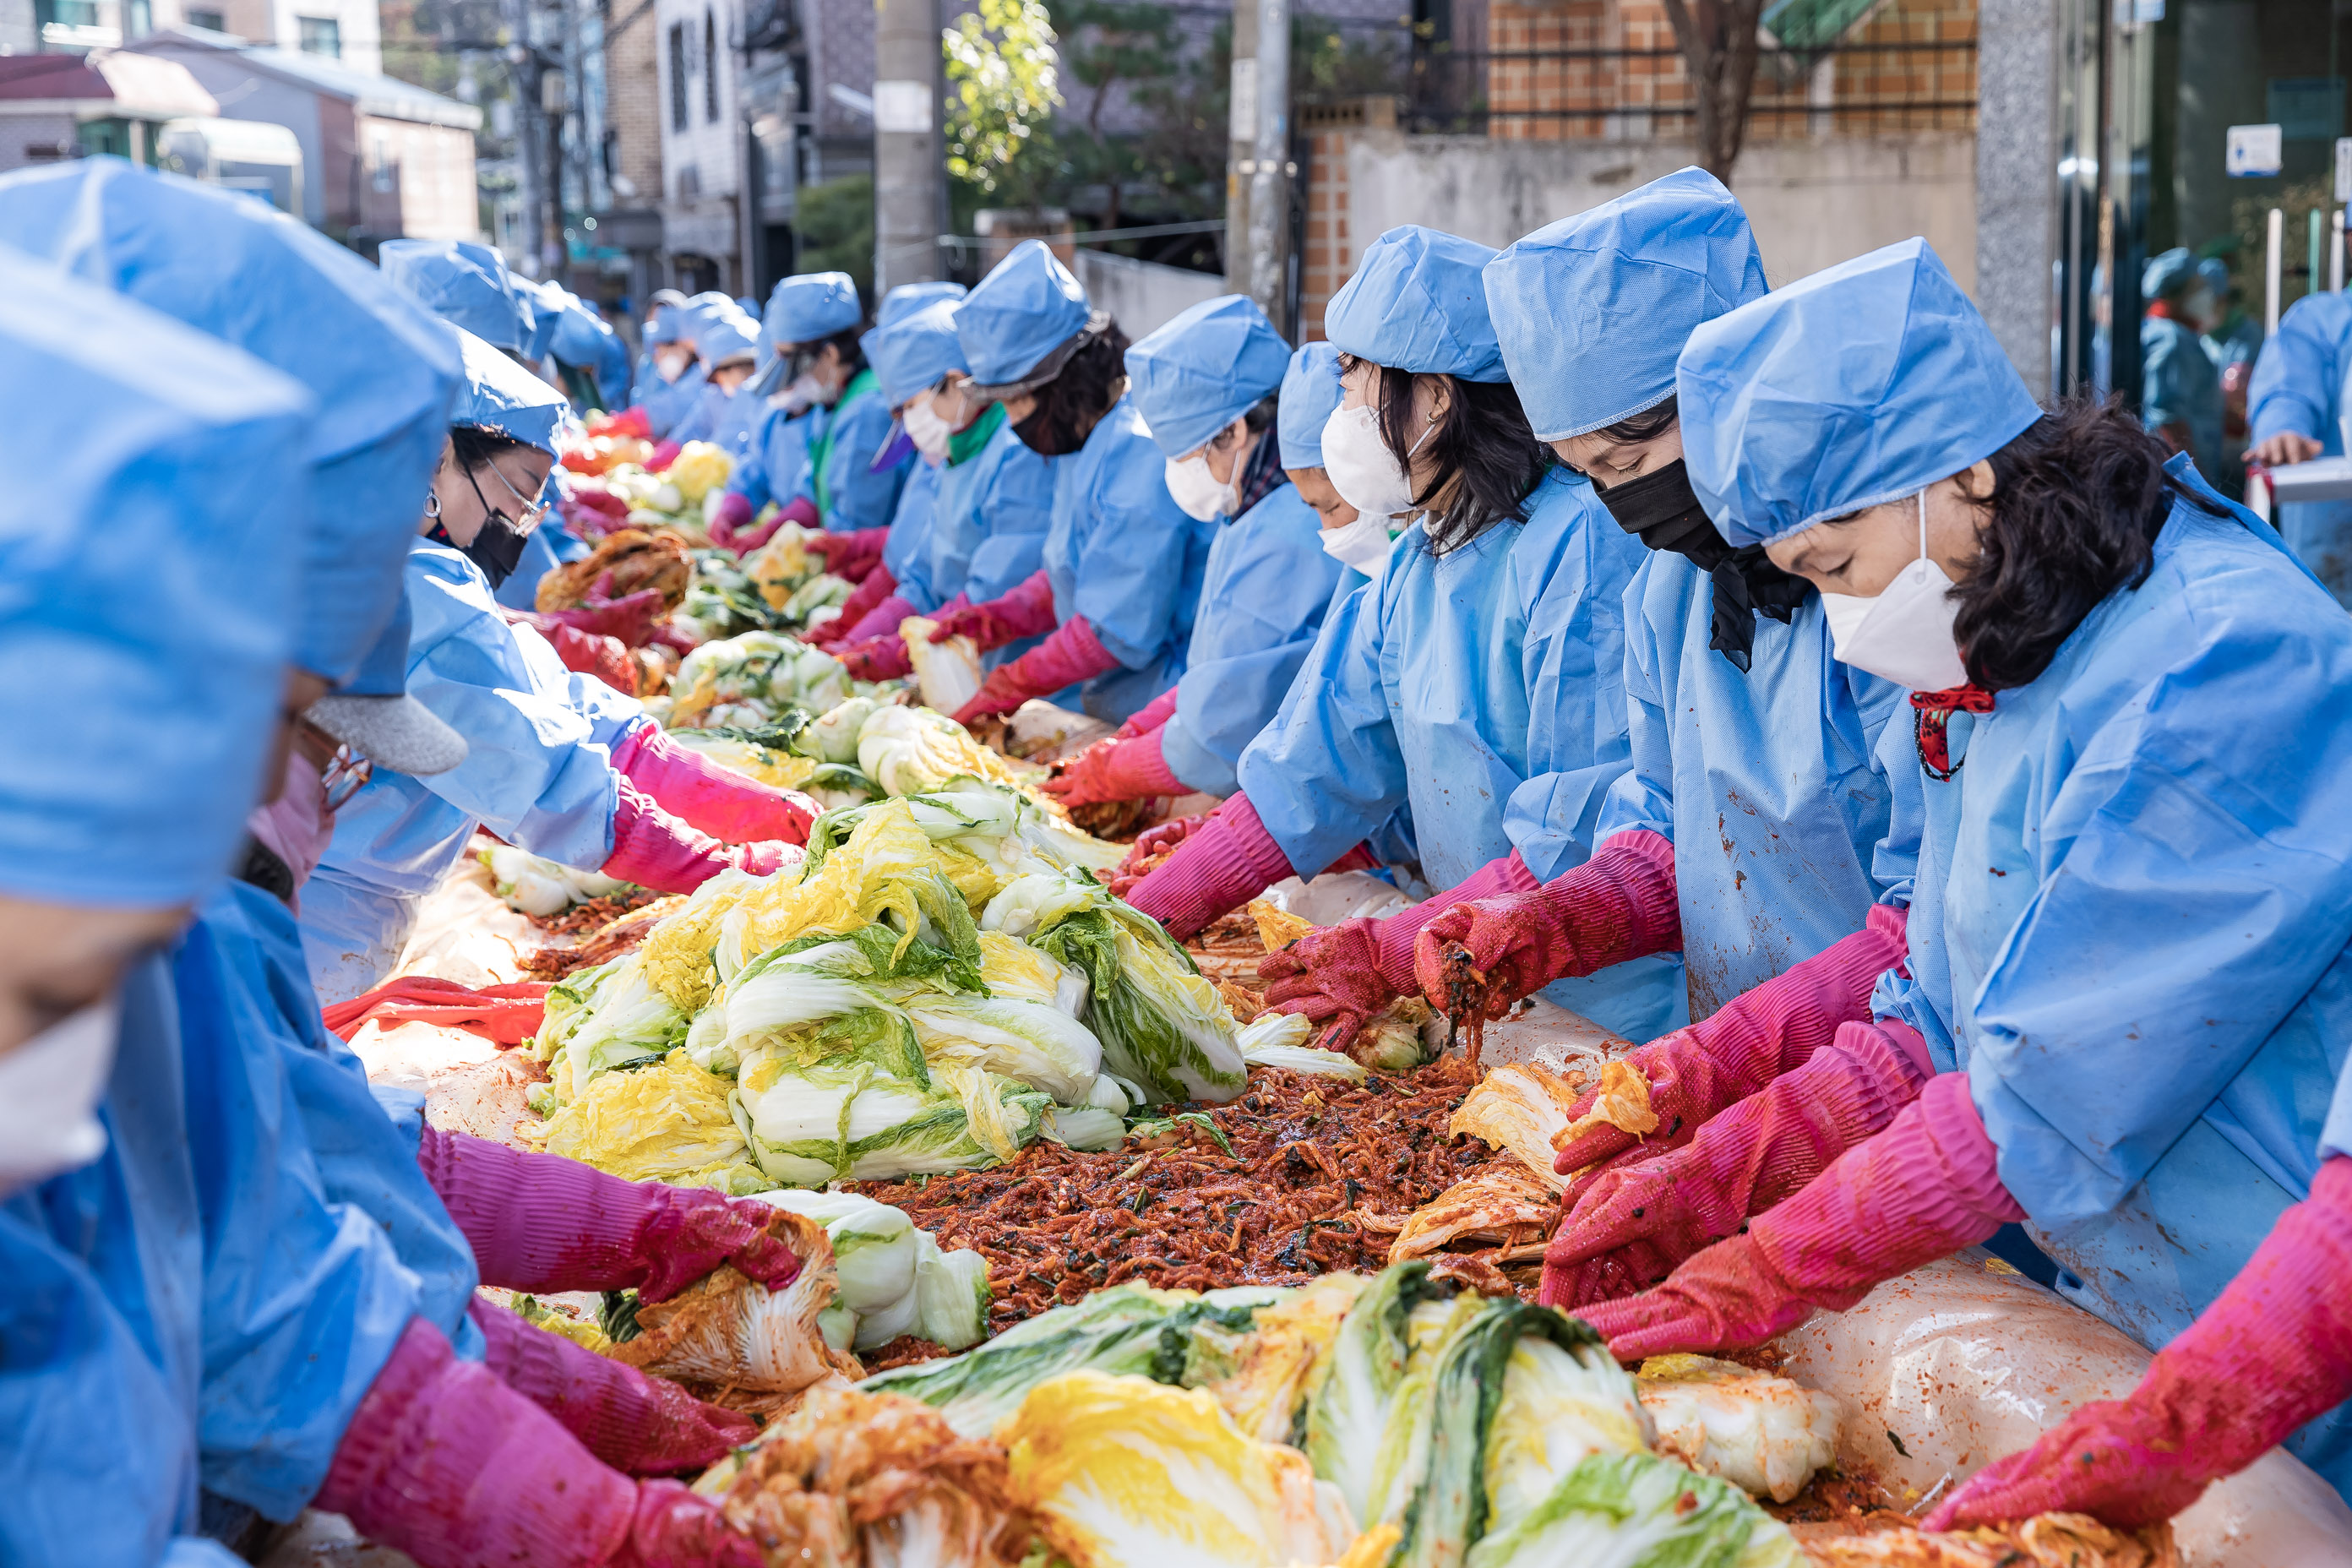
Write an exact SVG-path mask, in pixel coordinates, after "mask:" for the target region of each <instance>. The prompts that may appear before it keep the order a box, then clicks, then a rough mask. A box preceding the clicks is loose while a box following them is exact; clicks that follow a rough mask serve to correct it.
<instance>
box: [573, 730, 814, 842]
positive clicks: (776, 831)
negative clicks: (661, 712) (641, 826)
mask: <svg viewBox="0 0 2352 1568" xmlns="http://www.w3.org/2000/svg"><path fill="white" fill-rule="evenodd" d="M613 767H614V771H616V772H617V773H620V774H621V776H622V777H624V778H625V779H627V780H628V781H629V782H630V783H631V784H635V785H636V786H637V788H638V789H639V790H640V791H641V792H643V793H644V794H646V795H650V796H652V797H653V800H654V802H655V804H656V805H659V806H660V807H661V808H662V809H663V810H664V811H667V812H668V813H669V814H670V815H672V816H676V817H677V818H678V819H679V820H680V821H683V822H684V823H686V824H687V825H688V826H690V827H696V828H699V829H700V830H701V831H702V832H705V833H708V834H709V835H710V836H711V837H715V838H718V839H719V840H720V841H722V842H724V843H728V844H758V843H762V842H765V841H768V840H774V841H775V842H777V843H780V844H803V845H804V844H806V843H807V842H808V830H809V824H811V823H813V822H814V821H815V820H816V818H817V808H816V803H815V802H814V801H813V800H811V799H810V798H809V797H808V796H806V795H803V794H801V793H800V792H799V791H798V790H789V789H778V788H776V787H775V786H774V785H773V784H761V782H760V781H759V780H757V779H753V778H746V777H745V776H744V775H743V774H741V773H737V772H735V771H734V770H733V769H731V768H724V767H721V766H719V764H718V763H714V762H712V761H711V760H710V759H709V758H708V757H706V756H704V755H703V754H702V753H701V752H690V751H688V750H687V749H686V748H685V747H684V746H681V745H679V744H678V743H677V742H676V741H673V740H671V739H670V737H669V734H668V732H667V731H665V730H663V729H662V727H661V726H660V725H658V724H656V723H655V722H654V721H652V720H651V719H646V720H644V721H640V722H638V723H636V724H635V725H634V726H632V727H631V729H630V731H629V732H628V733H627V734H626V735H625V736H623V737H622V738H621V743H620V744H619V745H617V746H615V747H614V748H613Z"/></svg>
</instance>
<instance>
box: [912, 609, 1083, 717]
mask: <svg viewBox="0 0 2352 1568" xmlns="http://www.w3.org/2000/svg"><path fill="white" fill-rule="evenodd" d="M931 640H932V641H934V642H937V641H938V640H939V636H938V634H937V633H933V634H932V637H931ZM1117 668H1118V656H1117V655H1116V654H1114V653H1112V652H1111V651H1110V650H1109V649H1108V648H1107V647H1103V645H1102V643H1101V641H1100V640H1099V639H1098V638H1097V637H1096V636H1095V629H1094V627H1092V626H1088V625H1087V618H1086V617H1085V616H1071V617H1070V618H1069V619H1068V620H1066V621H1064V622H1063V623H1062V624H1061V626H1059V627H1057V628H1056V629H1055V632H1054V635H1053V636H1051V637H1047V638H1046V639H1045V641H1044V642H1041V643H1039V644H1038V645H1037V646H1036V647H1033V648H1031V649H1030V650H1029V651H1028V652H1027V653H1024V654H1023V655H1022V656H1021V657H1020V658H1016V659H1014V660H1013V662H1012V663H1011V664H1000V665H998V666H997V667H996V668H994V669H992V670H991V671H989V673H988V679H986V680H985V681H983V682H982V683H981V688H980V693H979V695H978V696H976V697H974V698H973V699H972V700H971V701H969V702H967V703H965V704H964V705H963V706H962V707H961V708H959V709H957V710H955V713H954V718H955V721H956V722H957V723H959V724H969V723H971V721H973V720H975V719H985V718H987V717H989V716H990V715H991V714H995V713H1010V712H1012V711H1013V710H1014V709H1015V708H1018V707H1020V706H1021V705H1022V704H1023V703H1024V702H1026V701H1028V700H1030V699H1031V698H1033V697H1051V696H1052V695H1053V694H1054V693H1055V692H1056V691H1059V690H1061V689H1062V688H1064V687H1065V686H1075V685H1076V684H1077V683H1078V682H1079V681H1081V680H1091V679H1094V678H1095V677H1096V676H1097V675H1100V674H1102V673H1103V672H1104V671H1105V670H1109V669H1117Z"/></svg>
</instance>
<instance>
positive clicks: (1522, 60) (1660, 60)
mask: <svg viewBox="0 0 2352 1568" xmlns="http://www.w3.org/2000/svg"><path fill="white" fill-rule="evenodd" d="M1696 112H1697V110H1696V108H1695V107H1694V104H1693V94H1692V84H1691V79H1690V76H1689V73H1688V72H1687V70H1686V69H1685V67H1684V63H1683V57H1682V53H1681V51H1680V50H1678V49H1672V48H1661V49H1523V50H1481V51H1475V52H1463V53H1455V52H1453V51H1451V50H1449V49H1447V48H1445V47H1443V46H1439V47H1422V48H1418V49H1416V50H1415V51H1414V56H1413V60H1412V83H1411V89H1410V92H1409V94H1408V100H1407V109H1406V113H1407V120H1408V128H1409V129H1411V130H1412V131H1416V132H1423V133H1443V132H1450V133H1454V134H1462V135H1481V136H1492V137H1497V138H1507V139H1522V140H1529V141H1565V140H1570V139H1577V140H1582V139H1605V140H1629V141H1639V140H1644V139H1647V138H1649V137H1653V136H1687V135H1689V134H1690V132H1691V122H1692V119H1693V117H1694V116H1695V115H1696ZM1976 122H1977V41H1976V39H1975V38H1973V37H1966V38H1948V39H1938V40H1935V41H1932V42H1890V43H1855V44H1847V45H1842V46H1840V47H1836V48H1833V49H1808V50H1796V49H1765V50H1762V51H1760V52H1759V58H1758V60H1757V65H1756V82H1755V89H1754V92H1753V94H1752V96H1751V97H1750V99H1749V100H1748V139H1749V140H1750V141H1759V140H1771V139H1777V138H1784V137H1803V136H1830V135H1843V136H1870V135H1885V134H1889V133H1894V132H1914V131H1973V130H1974V129H1975V128H1976Z"/></svg>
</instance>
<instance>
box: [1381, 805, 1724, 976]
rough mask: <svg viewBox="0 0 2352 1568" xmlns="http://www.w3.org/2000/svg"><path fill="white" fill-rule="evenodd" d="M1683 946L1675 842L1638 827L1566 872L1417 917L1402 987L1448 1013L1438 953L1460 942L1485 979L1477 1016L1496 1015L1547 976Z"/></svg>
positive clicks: (1589, 969) (1443, 971)
mask: <svg viewBox="0 0 2352 1568" xmlns="http://www.w3.org/2000/svg"><path fill="white" fill-rule="evenodd" d="M1682 944H1683V921H1682V910H1681V908H1680V906H1679V905H1678V904H1677V902H1676V901H1675V847H1674V843H1673V841H1672V840H1670V839H1668V838H1666V837H1664V836H1663V835H1661V834H1656V833H1652V832H1649V831H1647V830H1646V829H1636V830H1635V831H1633V832H1631V833H1620V834H1617V835H1615V836H1613V837H1611V838H1610V840H1609V841H1608V842H1607V843H1605V844H1603V845H1601V847H1600V848H1598V849H1596V850H1594V851H1593V852H1592V858H1591V859H1589V860H1587V861H1586V862H1585V863H1584V864H1583V865H1581V866H1579V867H1578V868H1576V869H1575V870H1573V871H1570V872H1568V873H1567V874H1566V875H1564V876H1559V877H1555V878H1553V879H1551V880H1550V881H1549V882H1546V883H1544V884H1543V885H1542V886H1541V887H1537V888H1530V889H1528V890H1526V891H1524V892H1512V893H1509V894H1507V895H1506V896H1504V897H1502V898H1493V899H1489V898H1481V899H1477V900H1468V901H1456V902H1455V903H1454V906H1453V907H1452V908H1451V909H1448V910H1445V911H1444V913H1443V914H1441V915H1439V916H1437V917H1436V918H1435V919H1433V920H1432V921H1429V922H1427V923H1426V924H1424V925H1423V928H1422V932H1421V937H1420V940H1419V942H1418V944H1417V946H1416V948H1415V951H1414V952H1413V953H1412V956H1411V957H1410V959H1409V960H1408V962H1409V963H1410V964H1411V966H1412V973H1411V974H1409V975H1407V977H1406V984H1407V988H1411V987H1412V986H1413V985H1418V986H1419V988H1420V989H1421V991H1422V992H1423V994H1425V995H1426V996H1427V997H1428V999H1429V1005H1431V1006H1433V1007H1435V1008H1437V1009H1438V1010H1440V1011H1441V1012H1450V1011H1452V1009H1453V1003H1452V1001H1451V1000H1450V998H1449V991H1448V981H1449V976H1448V973H1447V967H1446V955H1447V953H1448V952H1450V951H1451V950H1452V949H1453V948H1454V947H1457V946H1459V947H1462V948H1466V949H1467V950H1468V951H1469V953H1470V961H1471V963H1473V964H1475V966H1476V967H1477V969H1478V972H1479V973H1482V974H1484V975H1485V976H1486V983H1487V984H1486V1016H1488V1017H1490V1018H1499V1017H1501V1016H1503V1015H1504V1013H1505V1012H1506V1011H1507V1010H1508V1009H1509V1007H1510V1005H1512V1004H1513V1003H1515V1002H1517V1001H1518V1000H1519V999H1520V998H1521V997H1523V996H1528V995H1531V994H1534V993H1536V992H1538V991H1540V990H1542V989H1543V988H1544V987H1545V986H1547V985H1549V984H1551V983H1552V982H1553V981H1555V980H1566V979H1568V978H1570V976H1572V975H1584V974H1591V973H1593V972H1594V971H1595V970H1600V969H1606V968H1608V967H1609V966H1610V965H1611V964H1612V963H1624V962H1626V961H1627V960H1628V959H1633V958H1640V957H1643V956H1644V955H1645V954H1648V953H1653V952H1673V951H1675V949H1676V948H1678V947H1680V946H1682Z"/></svg>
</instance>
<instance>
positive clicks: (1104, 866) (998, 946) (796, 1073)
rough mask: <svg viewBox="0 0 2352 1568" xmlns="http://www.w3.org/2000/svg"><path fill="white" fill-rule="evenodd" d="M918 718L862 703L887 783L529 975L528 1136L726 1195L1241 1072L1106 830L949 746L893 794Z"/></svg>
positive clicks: (1116, 1122) (1043, 1130)
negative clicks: (533, 1071)
mask: <svg viewBox="0 0 2352 1568" xmlns="http://www.w3.org/2000/svg"><path fill="white" fill-rule="evenodd" d="M941 724H946V725H948V728H949V729H950V730H954V726H952V725H951V724H948V721H944V720H940V719H939V718H938V716H937V715H935V714H932V715H926V714H923V713H922V712H920V710H909V709H903V708H892V709H883V710H877V711H876V712H875V713H874V714H872V715H870V716H869V718H868V719H867V721H866V723H865V724H864V725H863V726H862V727H861V730H862V733H861V739H860V742H859V748H858V760H859V764H860V771H862V772H863V773H866V775H867V776H869V777H871V778H874V779H876V780H877V781H878V782H880V783H881V784H883V786H884V787H886V788H894V793H893V795H891V796H890V797H889V798H886V799H882V800H878V801H875V802H873V803H870V804H866V805H855V806H850V807H845V808H843V809H838V810H835V811H831V812H828V813H826V814H825V815H824V816H822V817H820V818H818V820H817V822H816V824H815V826H814V828H813V829H812V832H811V837H810V842H809V847H808V857H807V859H806V861H805V862H804V863H803V864H802V865H799V866H794V867H788V868H784V869H782V870H780V871H778V872H777V873H775V874H774V875H772V876H770V877H751V876H748V875H746V874H744V873H741V872H735V871H730V872H725V873H722V874H721V875H720V876H719V877H717V878H714V879H712V880H710V881H709V882H707V883H705V884H704V885H703V886H702V887H701V888H700V889H698V890H697V891H696V892H695V894H694V895H693V896H692V897H691V898H690V899H688V900H687V902H686V903H685V905H684V906H682V907H681V908H680V909H679V910H677V912H675V913H673V914H672V915H670V916H668V917H667V919H665V920H664V921H661V922H660V923H659V924H657V925H656V927H655V928H654V929H653V931H652V932H651V933H650V934H649V935H648V936H647V938H646V942H645V943H644V945H643V946H642V947H640V948H638V949H637V950H636V951H635V952H631V953H628V954H625V955H624V956H623V957H621V958H618V959H615V960H614V961H613V962H611V963H606V964H604V965H601V966H599V967H596V968H593V969H587V970H583V971H581V972H580V973H576V974H573V975H572V976H571V977H570V978H569V979H568V980H566V981H565V982H564V983H563V984H561V985H559V986H557V987H555V988H554V989H553V990H552V991H551V992H550V993H549V995H548V998H547V1011H546V1020H545V1023H544V1024H543V1025H542V1026H541V1029H540V1032H539V1035H538V1037H537V1040H536V1043H535V1050H536V1052H537V1054H538V1056H539V1058H541V1060H542V1061H544V1062H545V1063H546V1064H547V1066H548V1070H549V1079H548V1081H547V1082H546V1083H545V1084H543V1085H541V1087H540V1089H538V1090H537V1091H536V1094H535V1098H534V1100H533V1109H534V1110H536V1111H538V1112H539V1114H541V1116H543V1117H545V1118H546V1121H545V1122H544V1125H543V1137H544V1141H545V1147H546V1148H548V1149H549V1150H551V1151H553V1152H557V1153H561V1154H564V1155H567V1156H570V1157H572V1158H575V1159H580V1160H584V1161H586V1162H587V1163H590V1164H593V1165H596V1166H598V1167H599V1168H601V1169H604V1170H607V1171H611V1172H613V1173H615V1174H619V1175H623V1176H626V1177H629V1178H632V1179H636V1180H645V1179H659V1180H664V1181H668V1182H673V1183H677V1184H685V1185H696V1186H708V1187H715V1188H719V1189H720V1190H723V1191H727V1192H730V1193H737V1194H748V1193H756V1192H761V1191H766V1190H769V1189H772V1188H779V1187H818V1186H823V1185H824V1184H827V1183H831V1182H835V1181H840V1180H858V1181H877V1180H888V1179H892V1178H895V1177H900V1176H907V1175H914V1174H919V1173H938V1172H946V1171H955V1170H963V1169H970V1168H973V1167H977V1166H982V1165H987V1164H994V1163H1002V1162H1004V1161H1009V1160H1011V1159H1012V1158H1013V1156H1014V1155H1015V1154H1017V1153H1018V1152H1019V1151H1020V1150H1021V1149H1022V1148H1024V1146H1026V1145H1028V1144H1029V1143H1032V1142H1035V1141H1036V1140H1038V1139H1040V1138H1046V1139H1052V1140H1054V1141H1055V1142H1061V1143H1065V1144H1067V1145H1069V1146H1071V1147H1074V1148H1080V1149H1103V1148H1110V1147H1114V1146H1116V1145H1117V1144H1118V1142H1120V1140H1121V1139H1122V1138H1123V1136H1124V1135H1125V1131H1126V1117H1127V1114H1128V1113H1129V1111H1130V1110H1138V1109H1139V1108H1140V1107H1143V1106H1147V1105H1152V1104H1158V1103H1162V1102H1165V1101H1170V1100H1229V1099H1231V1098H1233V1097H1234V1095H1236V1094H1238V1093H1239V1092H1240V1091H1241V1089H1242V1087H1243V1083H1244V1064H1243V1058H1242V1055H1241V1050H1240V1047H1239V1046H1238V1044H1237V1042H1236V1036H1235V1027H1234V1019H1233V1015H1232V1014H1231V1012H1230V1011H1229V1010H1228V1009H1227V1008H1226V1006H1225V1005H1224V1003H1223V999H1222V998H1221V997H1219V995H1218V994H1217V992H1216V989H1215V987H1214V986H1213V985H1212V984H1209V982H1207V981H1206V980H1204V979H1202V977H1201V975H1200V973H1198V971H1197V970H1196V969H1195V968H1194V967H1193V965H1192V961H1191V959H1190V958H1189V957H1187V956H1186V955H1185V953H1184V952H1183V951H1182V949H1181V948H1180V947H1178V946H1177V945H1176V944H1175V943H1174V942H1171V940H1170V939H1169V938H1168V936H1167V934H1166V932H1164V931H1161V929H1160V926H1159V925H1158V923H1157V922H1155V921H1151V920H1150V919H1149V918H1148V917H1146V916H1144V915H1141V914H1139V913H1138V912H1137V911H1136V910H1132V909H1129V907H1128V906H1127V905H1125V904H1124V903H1122V902H1120V901H1119V900H1117V899H1115V898H1113V897H1112V896H1111V895H1110V893H1109V892H1108V890H1107V889H1104V887H1103V886H1102V885H1101V884H1100V883H1099V882H1098V881H1097V879H1096V878H1097V874H1098V873H1101V872H1104V871H1107V870H1108V869H1109V868H1110V867H1111V866H1112V865H1114V864H1116V862H1117V861H1118V858H1119V856H1120V854H1121V851H1120V848H1119V847H1118V846H1116V845H1110V844H1104V843H1102V842H1100V841H1099V840H1097V839H1093V838H1089V837H1087V835H1085V834H1083V833H1080V832H1078V831H1077V830H1076V829H1075V828H1072V827H1071V826H1068V825H1067V823H1066V822H1065V821H1062V820H1060V819H1059V818H1058V817H1056V816H1054V815H1052V814H1050V813H1049V812H1048V811H1047V810H1045V808H1044V807H1042V806H1041V805H1038V804H1037V803H1036V802H1034V801H1033V800H1031V799H1029V798H1028V797H1026V796H1025V795H1023V794H1021V793H1020V792H1019V791H1018V790H1015V789H1013V788H1010V787H1007V786H1005V785H1003V784H996V783H992V782H990V781H988V780H985V779H982V778H975V777H972V776H970V774H968V773H965V774H959V775H956V776H953V777H950V778H947V779H945V780H942V781H941V782H940V784H939V785H938V786H937V787H930V788H924V789H922V790H920V791H919V792H910V793H906V794H904V795H900V794H898V793H896V790H895V787H894V786H902V785H905V784H922V783H927V782H928V781H929V779H930V778H931V777H932V774H931V773H929V771H927V769H928V766H929V764H928V763H926V762H925V761H924V760H923V759H924V758H925V757H928V756H929V754H930V752H929V747H930V746H931V744H932V738H933V737H935V736H936V735H937V731H936V730H935V726H936V725H941ZM954 732H955V733H956V734H957V735H959V736H961V731H960V730H955V731H954ZM964 744H965V745H966V746H970V745H971V742H970V741H969V738H968V737H967V738H965V739H964ZM975 749H976V748H975Z"/></svg>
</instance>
